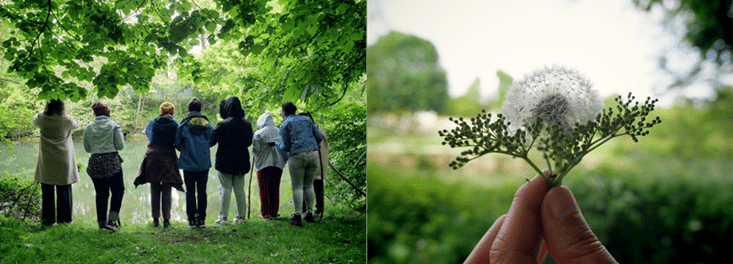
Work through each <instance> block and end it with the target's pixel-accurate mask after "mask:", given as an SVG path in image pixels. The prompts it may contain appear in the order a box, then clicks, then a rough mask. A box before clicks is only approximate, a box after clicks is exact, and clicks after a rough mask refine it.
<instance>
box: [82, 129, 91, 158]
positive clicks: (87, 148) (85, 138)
mask: <svg viewBox="0 0 733 264" xmlns="http://www.w3.org/2000/svg"><path fill="white" fill-rule="evenodd" d="M90 130H91V129H89V126H87V127H86V128H85V129H84V135H82V137H83V139H82V141H83V142H84V150H85V151H86V152H92V144H91V139H90V138H89V137H90V136H92V135H90V134H89V131H90Z"/></svg>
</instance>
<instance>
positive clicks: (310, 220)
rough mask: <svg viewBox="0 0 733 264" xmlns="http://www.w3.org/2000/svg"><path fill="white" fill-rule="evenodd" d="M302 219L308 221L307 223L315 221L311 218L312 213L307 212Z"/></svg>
mask: <svg viewBox="0 0 733 264" xmlns="http://www.w3.org/2000/svg"><path fill="white" fill-rule="evenodd" d="M304 220H305V221H306V222H308V223H315V222H316V219H313V214H311V213H307V214H306V215H305V219H304Z"/></svg>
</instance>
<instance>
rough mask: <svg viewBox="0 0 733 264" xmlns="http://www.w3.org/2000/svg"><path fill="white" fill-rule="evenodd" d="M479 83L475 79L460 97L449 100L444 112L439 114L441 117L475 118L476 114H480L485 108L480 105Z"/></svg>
mask: <svg viewBox="0 0 733 264" xmlns="http://www.w3.org/2000/svg"><path fill="white" fill-rule="evenodd" d="M480 86H481V81H480V80H479V79H478V78H476V80H475V81H473V84H471V87H469V88H468V91H466V93H465V94H463V95H462V96H460V97H458V98H455V99H450V100H449V101H448V104H447V105H446V107H445V110H444V111H443V112H442V113H441V114H443V115H455V116H475V115H476V113H478V112H481V109H484V108H485V106H484V105H482V104H481V102H480V101H479V100H480V97H481V96H480V94H479V87H480Z"/></svg>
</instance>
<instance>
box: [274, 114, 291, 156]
mask: <svg viewBox="0 0 733 264" xmlns="http://www.w3.org/2000/svg"><path fill="white" fill-rule="evenodd" d="M289 125H290V123H289V122H287V120H286V121H285V122H283V123H282V124H281V125H280V130H279V131H280V137H282V138H283V141H280V142H276V143H275V145H276V146H277V148H279V149H280V150H282V151H283V152H285V153H290V131H289V129H288V128H289Z"/></svg>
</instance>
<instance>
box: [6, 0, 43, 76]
mask: <svg viewBox="0 0 733 264" xmlns="http://www.w3.org/2000/svg"><path fill="white" fill-rule="evenodd" d="M49 18H51V0H48V14H46V21H45V22H43V27H41V31H40V32H38V36H36V39H34V40H33V43H31V49H30V50H29V51H28V55H26V56H25V59H23V61H22V62H21V63H20V64H18V65H16V66H14V67H13V70H15V71H17V70H18V68H20V66H22V65H23V64H25V62H26V61H28V58H30V57H31V54H33V48H34V47H35V46H36V41H38V38H40V37H41V34H43V31H44V30H45V29H46V26H47V25H48V19H49Z"/></svg>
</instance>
